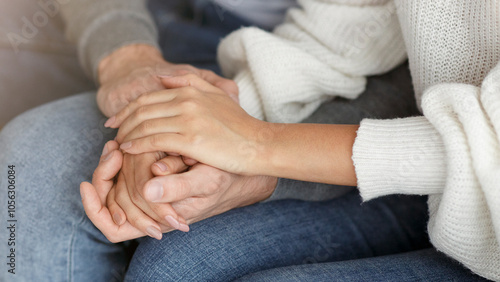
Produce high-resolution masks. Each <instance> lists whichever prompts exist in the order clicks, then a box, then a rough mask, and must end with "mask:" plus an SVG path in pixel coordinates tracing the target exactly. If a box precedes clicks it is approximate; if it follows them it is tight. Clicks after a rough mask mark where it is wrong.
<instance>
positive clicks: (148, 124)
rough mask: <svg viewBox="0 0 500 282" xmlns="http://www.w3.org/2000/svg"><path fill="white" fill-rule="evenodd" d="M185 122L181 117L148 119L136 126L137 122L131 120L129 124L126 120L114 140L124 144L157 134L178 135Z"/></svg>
mask: <svg viewBox="0 0 500 282" xmlns="http://www.w3.org/2000/svg"><path fill="white" fill-rule="evenodd" d="M161 114H162V113H158V115H161ZM185 120H186V119H185V118H184V117H181V116H173V117H162V118H155V119H149V120H145V121H142V122H140V123H139V124H137V123H138V122H139V121H138V120H131V121H130V123H129V121H128V120H127V121H125V122H124V123H123V124H122V127H120V131H119V132H118V135H117V137H116V140H117V141H118V142H121V143H124V142H127V141H130V140H133V139H138V138H141V137H146V136H151V135H154V134H159V133H179V132H180V131H181V130H182V125H184V124H185ZM133 126H135V127H133ZM131 127H133V128H131Z"/></svg>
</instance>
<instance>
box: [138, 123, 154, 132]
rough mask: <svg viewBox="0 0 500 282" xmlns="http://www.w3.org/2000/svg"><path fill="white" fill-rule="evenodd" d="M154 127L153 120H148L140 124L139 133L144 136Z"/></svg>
mask: <svg viewBox="0 0 500 282" xmlns="http://www.w3.org/2000/svg"><path fill="white" fill-rule="evenodd" d="M152 128H153V121H151V120H146V121H144V122H143V123H141V125H140V126H139V133H140V134H142V135H143V136H144V135H146V134H148V133H149V132H150V131H151V129H152Z"/></svg>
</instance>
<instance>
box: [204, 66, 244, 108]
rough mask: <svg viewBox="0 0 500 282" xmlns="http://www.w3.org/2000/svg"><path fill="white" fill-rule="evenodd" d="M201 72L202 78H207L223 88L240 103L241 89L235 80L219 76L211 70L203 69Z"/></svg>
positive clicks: (214, 84)
mask: <svg viewBox="0 0 500 282" xmlns="http://www.w3.org/2000/svg"><path fill="white" fill-rule="evenodd" d="M200 73H201V78H203V79H205V80H206V81H207V82H209V83H210V84H212V85H213V86H215V87H217V88H220V89H222V90H223V91H224V92H226V94H227V95H229V97H231V99H233V100H234V101H235V102H236V103H239V98H238V96H239V89H238V85H237V84H236V82H234V80H231V79H227V78H224V77H221V76H218V75H217V74H215V73H214V72H213V71H210V70H201V71H200Z"/></svg>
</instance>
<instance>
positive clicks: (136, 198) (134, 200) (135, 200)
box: [130, 193, 142, 204]
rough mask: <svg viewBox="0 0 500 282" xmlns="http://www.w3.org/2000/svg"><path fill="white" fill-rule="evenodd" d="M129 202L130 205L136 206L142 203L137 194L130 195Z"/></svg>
mask: <svg viewBox="0 0 500 282" xmlns="http://www.w3.org/2000/svg"><path fill="white" fill-rule="evenodd" d="M130 200H131V201H132V203H134V204H138V203H140V202H142V197H141V196H140V195H138V194H137V193H132V194H130Z"/></svg>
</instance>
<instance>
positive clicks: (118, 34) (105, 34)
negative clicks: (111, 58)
mask: <svg viewBox="0 0 500 282" xmlns="http://www.w3.org/2000/svg"><path fill="white" fill-rule="evenodd" d="M130 44H148V45H151V46H154V47H156V48H158V49H159V46H158V42H157V32H156V29H155V27H154V26H153V25H151V22H150V19H149V18H145V17H144V16H143V15H141V14H134V13H123V12H120V11H118V12H117V13H108V14H106V15H105V16H104V17H101V18H99V19H96V20H95V21H93V23H92V24H91V26H90V27H88V28H87V29H86V30H85V33H84V34H83V36H81V37H80V39H79V42H78V45H79V46H78V50H79V57H80V62H81V64H82V67H83V69H84V70H85V72H86V74H87V75H88V76H89V77H91V78H93V79H94V81H95V82H96V83H97V82H98V79H97V78H98V76H97V75H98V74H97V68H98V65H99V62H100V61H101V60H102V59H103V58H104V57H106V56H107V55H109V54H110V53H112V52H113V51H115V50H117V49H118V48H120V47H123V46H125V45H130Z"/></svg>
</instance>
